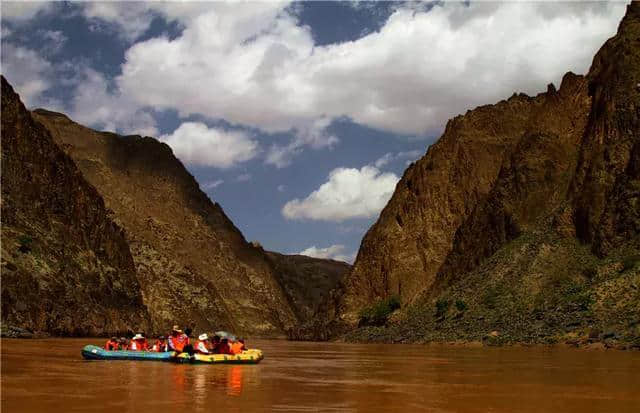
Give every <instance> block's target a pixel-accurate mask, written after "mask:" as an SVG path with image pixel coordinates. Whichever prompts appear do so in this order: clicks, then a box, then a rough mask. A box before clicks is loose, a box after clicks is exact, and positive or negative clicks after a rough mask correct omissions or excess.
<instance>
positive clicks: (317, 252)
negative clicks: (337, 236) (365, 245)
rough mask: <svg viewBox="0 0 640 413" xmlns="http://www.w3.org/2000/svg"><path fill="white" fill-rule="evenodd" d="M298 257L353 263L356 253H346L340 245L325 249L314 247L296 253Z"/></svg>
mask: <svg viewBox="0 0 640 413" xmlns="http://www.w3.org/2000/svg"><path fill="white" fill-rule="evenodd" d="M298 254H299V255H306V256H307V257H313V258H324V259H330V260H337V261H344V262H348V263H350V264H351V263H353V261H354V260H355V258H356V253H355V252H352V253H347V252H346V248H345V246H344V245H342V244H335V245H331V246H329V247H326V248H317V247H316V246H315V245H314V246H311V247H309V248H307V249H305V250H302V251H300V252H299V253H298Z"/></svg>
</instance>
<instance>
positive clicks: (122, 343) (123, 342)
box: [120, 337, 129, 351]
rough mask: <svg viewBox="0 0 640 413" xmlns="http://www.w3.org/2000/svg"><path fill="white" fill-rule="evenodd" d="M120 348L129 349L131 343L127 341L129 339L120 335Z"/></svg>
mask: <svg viewBox="0 0 640 413" xmlns="http://www.w3.org/2000/svg"><path fill="white" fill-rule="evenodd" d="M120 350H122V351H126V350H129V344H128V343H127V339H126V338H124V337H120Z"/></svg>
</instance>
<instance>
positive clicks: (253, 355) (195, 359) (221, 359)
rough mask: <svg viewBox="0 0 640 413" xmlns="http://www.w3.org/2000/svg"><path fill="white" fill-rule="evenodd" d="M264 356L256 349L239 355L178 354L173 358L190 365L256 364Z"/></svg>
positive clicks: (175, 360)
mask: <svg viewBox="0 0 640 413" xmlns="http://www.w3.org/2000/svg"><path fill="white" fill-rule="evenodd" d="M263 358H264V356H263V355H262V351H261V350H258V349H248V350H245V351H243V352H242V353H241V354H235V355H231V354H194V355H192V356H190V355H189V354H186V353H181V354H178V355H177V356H175V357H174V358H173V360H171V361H174V362H178V363H190V364H258V363H260V361H262V359H263Z"/></svg>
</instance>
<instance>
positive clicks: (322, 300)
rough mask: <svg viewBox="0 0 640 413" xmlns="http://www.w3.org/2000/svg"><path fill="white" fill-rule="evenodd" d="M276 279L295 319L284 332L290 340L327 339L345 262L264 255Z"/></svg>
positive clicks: (334, 314)
mask: <svg viewBox="0 0 640 413" xmlns="http://www.w3.org/2000/svg"><path fill="white" fill-rule="evenodd" d="M267 257H268V259H269V261H270V263H271V264H272V266H273V268H274V270H275V274H276V277H277V279H278V282H279V283H280V285H282V288H283V289H284V292H285V294H286V296H287V298H288V300H289V303H290V304H291V306H292V308H293V310H294V312H295V313H296V315H297V317H298V320H299V322H298V324H297V325H296V326H294V327H293V328H290V329H289V330H288V331H287V335H288V337H289V338H290V339H295V340H326V339H328V338H329V334H330V327H331V326H330V324H331V322H332V321H333V320H334V319H335V318H336V313H335V309H336V308H337V303H338V300H339V297H340V295H341V294H342V281H343V279H344V276H345V275H346V274H347V273H348V272H349V270H350V269H351V266H350V265H349V264H347V263H346V262H342V261H334V260H328V259H319V258H312V257H307V256H304V255H283V254H278V253H276V252H267Z"/></svg>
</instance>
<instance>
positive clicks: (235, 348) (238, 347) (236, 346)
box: [231, 341, 244, 354]
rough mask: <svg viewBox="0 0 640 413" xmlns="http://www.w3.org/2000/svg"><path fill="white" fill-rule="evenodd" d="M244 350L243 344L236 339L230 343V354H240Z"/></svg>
mask: <svg viewBox="0 0 640 413" xmlns="http://www.w3.org/2000/svg"><path fill="white" fill-rule="evenodd" d="M243 350H244V344H243V343H241V342H239V341H236V342H235V343H233V344H232V345H231V354H240V353H242V351H243Z"/></svg>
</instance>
